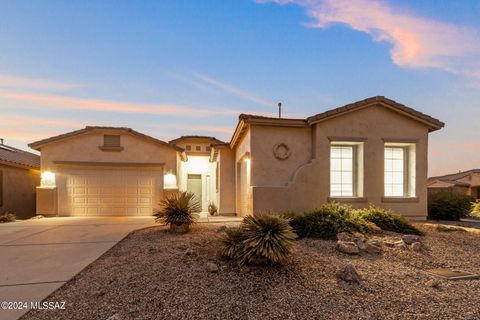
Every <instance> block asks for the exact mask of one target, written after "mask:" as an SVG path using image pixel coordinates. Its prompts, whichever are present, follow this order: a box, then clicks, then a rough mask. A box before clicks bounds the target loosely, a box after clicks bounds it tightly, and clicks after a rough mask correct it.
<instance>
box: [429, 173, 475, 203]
mask: <svg viewBox="0 0 480 320" xmlns="http://www.w3.org/2000/svg"><path fill="white" fill-rule="evenodd" d="M427 188H428V192H429V193H436V192H440V191H454V192H460V193H463V194H467V195H469V196H472V197H474V198H475V199H480V169H472V170H468V171H460V172H458V173H452V174H446V175H443V176H438V177H431V178H428V183H427Z"/></svg>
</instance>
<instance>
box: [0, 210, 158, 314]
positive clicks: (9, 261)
mask: <svg viewBox="0 0 480 320" xmlns="http://www.w3.org/2000/svg"><path fill="white" fill-rule="evenodd" d="M152 225H154V221H153V218H152V217H106V218H100V217H99V218H74V217H69V218H44V219H38V220H26V221H19V222H14V223H5V224H0V302H2V301H11V302H27V303H28V304H30V302H35V301H39V302H40V301H42V300H43V299H44V298H46V297H47V296H48V295H49V294H50V293H52V292H53V291H54V290H56V289H57V288H59V287H60V286H61V285H62V284H64V283H65V282H66V281H68V280H69V279H70V278H72V277H73V276H74V275H76V274H77V273H78V272H80V271H81V270H82V269H83V268H85V267H86V266H88V265H89V264H90V263H92V262H93V261H95V260H96V259H97V258H98V257H100V256H101V255H102V254H103V253H104V252H106V251H107V250H108V249H110V248H111V247H113V246H114V245H115V244H116V243H117V242H118V241H120V240H122V239H123V238H124V237H125V236H126V235H127V234H129V233H130V232H131V231H133V230H136V229H140V228H144V227H148V226H152ZM26 311H28V310H16V311H11V310H7V311H5V310H2V309H0V319H2V320H7V319H17V318H18V317H20V316H21V315H22V314H23V313H25V312H26Z"/></svg>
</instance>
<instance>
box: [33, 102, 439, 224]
mask: <svg viewBox="0 0 480 320" xmlns="http://www.w3.org/2000/svg"><path fill="white" fill-rule="evenodd" d="M441 127H443V123H442V122H440V121H439V120H437V119H434V118H432V117H430V116H428V115H425V114H422V113H420V112H418V111H416V110H413V109H411V108H409V107H407V106H404V105H401V104H398V103H396V102H394V101H392V100H389V99H387V98H384V97H374V98H369V99H366V100H362V101H359V102H356V103H353V104H350V105H346V106H343V107H340V108H337V109H333V110H329V111H327V112H324V113H320V114H317V115H315V116H312V117H309V118H306V119H284V118H270V117H262V116H255V115H243V114H242V115H240V117H239V122H238V125H237V127H236V129H235V132H234V134H233V136H232V139H231V141H230V142H229V143H225V142H222V141H220V140H218V139H215V138H213V137H205V136H182V137H180V138H178V139H175V140H172V141H170V142H169V143H165V142H163V141H161V140H157V139H156V138H152V137H148V136H145V135H143V134H140V133H138V132H136V131H133V130H131V129H128V128H109V127H87V128H86V129H82V130H79V131H75V132H72V133H68V134H65V135H62V136H59V137H53V138H49V139H45V140H42V141H39V142H36V143H33V144H32V147H34V148H36V149H37V150H40V151H41V169H42V171H52V172H55V173H56V175H57V181H56V188H57V190H58V191H57V198H58V200H57V201H58V213H59V214H62V213H67V214H71V212H70V213H69V210H70V211H71V209H69V208H71V207H72V205H71V201H72V199H71V198H72V197H71V195H69V196H67V195H66V193H67V191H66V190H67V189H68V188H67V186H66V185H67V183H66V179H67V180H68V179H70V180H71V179H72V178H71V176H72V175H73V174H74V173H73V171H72V168H76V169H82V170H86V168H88V169H89V170H103V171H105V172H108V171H109V170H110V171H112V170H113V171H112V172H117V171H115V170H118V168H119V167H121V168H122V170H124V169H129V170H132V169H137V170H144V171H145V170H147V169H148V170H151V171H150V172H151V174H149V173H148V171H145V172H144V176H146V175H149V177H148V179H147V180H148V181H147V180H145V179H144V180H145V181H146V182H142V183H147V184H151V181H152V179H155V181H156V182H155V184H157V186H156V187H155V188H154V189H152V190H154V191H153V192H155V201H157V200H158V199H160V198H161V197H162V196H163V195H164V194H165V192H174V191H176V190H187V191H192V192H195V193H197V194H199V197H200V198H201V200H202V211H206V210H207V208H208V204H210V203H214V204H216V205H217V207H218V212H219V214H224V215H231V214H236V215H239V216H246V215H251V214H257V213H260V212H266V211H269V212H287V211H289V212H303V211H306V210H311V209H314V208H315V207H318V206H320V205H322V204H324V203H326V202H327V201H338V202H344V203H348V204H350V205H352V206H353V207H357V208H360V207H367V206H368V205H369V204H373V205H376V206H380V207H384V208H388V209H393V210H394V211H396V212H398V213H400V214H403V215H405V216H407V217H409V218H412V219H424V218H425V217H426V216H427V170H428V161H427V153H428V135H429V133H430V132H432V131H435V130H438V129H440V128H441ZM109 134H116V135H118V134H120V135H121V147H116V148H113V150H112V149H111V148H110V147H108V148H106V149H105V147H102V143H103V139H104V138H105V135H109ZM337 145H340V146H342V145H347V146H350V147H349V148H350V149H351V150H353V151H352V152H353V153H354V154H353V155H352V157H353V158H352V160H351V162H352V163H353V167H352V179H354V182H352V184H354V186H352V188H354V192H353V193H352V195H350V196H335V197H333V196H332V194H333V193H332V190H331V188H332V187H331V181H330V179H331V178H330V177H331V174H332V171H331V150H332V146H333V147H335V146H337ZM395 147H396V148H397V149H398V148H400V149H402V150H403V151H402V152H403V153H402V154H403V158H402V159H403V160H402V161H403V162H402V166H403V169H402V174H404V176H403V180H402V181H403V182H402V188H403V191H402V193H401V195H400V196H398V195H395V196H392V195H389V196H386V194H387V193H386V191H385V190H386V187H385V186H386V182H385V181H386V180H385V179H386V173H385V168H384V163H386V162H385V161H386V160H385V159H386V158H385V157H386V156H385V154H386V153H385V152H386V150H387V149H389V148H395ZM350 149H349V150H350ZM119 164H120V165H119ZM139 167H140V168H139ZM153 172H155V173H153ZM113 176H114V175H113V174H112V177H113ZM68 177H70V178H68ZM112 179H113V178H112ZM164 179H169V181H168V182H167V184H166V185H168V186H169V187H168V188H165V189H168V190H164ZM70 180H69V181H70ZM140 180H141V179H140ZM140 180H138V181H140ZM142 181H143V180H142ZM172 181H173V182H172ZM139 183H140V182H139ZM172 183H173V184H174V185H173V186H172V185H171V184H172ZM70 184H71V183H70ZM87 187H88V186H87ZM138 190H140V189H138ZM147 191H148V190H147ZM68 197H70V200H68ZM98 199H99V201H102V199H101V197H100V196H99V198H98ZM98 199H97V200H98ZM68 201H70V202H68ZM80 201H83V200H82V199H80ZM68 203H70V205H67V204H68ZM69 206H70V207H69ZM45 207H46V206H45ZM94 209H95V208H94ZM94 209H92V212H96V211H95V210H96V209H95V210H94ZM130 209H132V208H130ZM132 210H133V209H132ZM79 212H81V213H83V211H81V210H80V211H79ZM111 212H114V211H111ZM138 212H140V211H138ZM138 212H137V213H138ZM141 212H145V211H141ZM141 212H140V213H141Z"/></svg>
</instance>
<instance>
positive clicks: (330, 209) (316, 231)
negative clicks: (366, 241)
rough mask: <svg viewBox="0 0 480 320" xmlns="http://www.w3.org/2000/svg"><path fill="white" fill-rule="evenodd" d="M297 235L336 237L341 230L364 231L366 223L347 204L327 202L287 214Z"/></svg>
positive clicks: (365, 230) (328, 238) (327, 238)
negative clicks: (302, 211)
mask: <svg viewBox="0 0 480 320" xmlns="http://www.w3.org/2000/svg"><path fill="white" fill-rule="evenodd" d="M287 216H288V217H291V220H290V224H291V226H292V227H293V229H294V230H295V232H296V233H297V234H298V236H299V237H302V238H304V237H311V238H320V239H325V240H333V239H336V237H337V234H338V233H339V232H342V231H346V232H352V233H353V232H361V233H366V232H367V230H368V226H367V223H366V222H365V221H364V220H363V219H361V218H360V217H359V216H358V215H356V214H354V212H353V210H352V208H351V207H350V206H347V205H343V204H339V203H335V202H329V203H327V204H324V205H322V206H321V207H320V208H318V209H315V210H312V211H309V212H305V213H303V214H300V215H292V214H287Z"/></svg>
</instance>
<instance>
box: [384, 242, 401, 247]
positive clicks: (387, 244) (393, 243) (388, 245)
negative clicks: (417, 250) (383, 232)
mask: <svg viewBox="0 0 480 320" xmlns="http://www.w3.org/2000/svg"><path fill="white" fill-rule="evenodd" d="M402 242H403V241H402ZM383 244H384V245H386V246H387V247H390V248H394V247H395V246H396V243H395V242H393V241H384V242H383Z"/></svg>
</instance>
